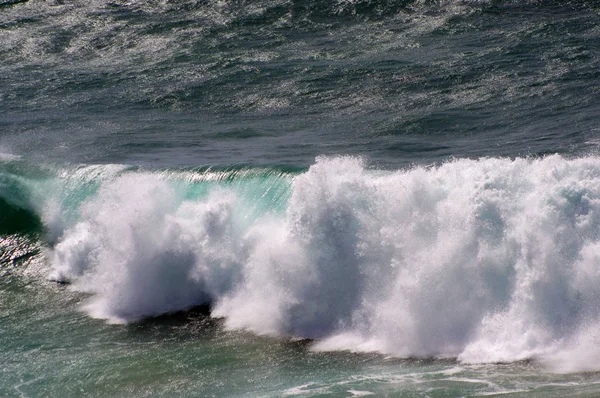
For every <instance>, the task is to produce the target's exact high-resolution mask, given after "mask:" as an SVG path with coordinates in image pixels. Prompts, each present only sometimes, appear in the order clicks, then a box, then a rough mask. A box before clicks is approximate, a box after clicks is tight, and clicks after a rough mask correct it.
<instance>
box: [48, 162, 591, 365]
mask: <svg viewBox="0 0 600 398" xmlns="http://www.w3.org/2000/svg"><path fill="white" fill-rule="evenodd" d="M188 184H190V183H189V182H188ZM289 184H291V197H290V198H289V200H288V202H287V208H286V209H287V210H286V211H285V213H283V214H279V215H278V213H277V212H275V213H274V214H272V212H269V211H268V209H267V210H265V211H264V212H263V213H264V216H261V217H258V218H257V219H252V220H250V221H249V220H248V218H247V217H248V216H247V215H248V214H250V213H251V212H253V211H255V210H253V209H255V208H256V203H250V201H249V199H248V195H245V194H244V193H243V192H241V191H240V188H239V187H236V186H233V185H229V186H228V185H226V184H215V185H214V189H212V191H211V192H210V193H209V194H207V195H205V196H202V197H201V198H198V199H191V198H189V197H187V196H185V195H184V194H182V192H181V189H180V186H179V185H178V184H174V183H173V181H171V180H169V179H168V178H165V177H164V176H159V175H155V174H150V173H140V172H138V173H129V174H124V175H120V176H116V177H114V178H113V179H111V180H110V181H106V182H104V183H103V184H102V187H101V188H100V189H99V191H98V192H97V193H96V194H95V195H94V196H92V197H91V198H90V199H88V200H86V201H85V203H84V204H83V205H82V208H81V211H80V215H81V216H80V221H79V222H78V223H77V224H75V225H73V226H71V227H68V228H67V229H66V232H65V234H64V235H63V237H62V238H61V240H60V242H59V243H58V244H57V245H56V247H55V249H54V254H53V260H52V261H53V266H54V271H55V273H54V275H53V276H54V277H55V278H56V279H59V280H60V279H69V280H71V281H73V285H72V286H73V288H74V289H78V290H82V291H87V292H90V293H92V294H93V296H92V299H91V301H90V302H89V303H88V304H87V305H86V307H85V309H86V311H88V313H89V314H91V315H92V316H95V317H100V318H105V319H108V320H110V321H114V322H127V321H133V320H137V319H140V318H142V317H145V316H151V315H156V314H161V313H165V312H169V311H175V310H179V309H184V308H187V307H190V306H193V305H196V304H201V303H210V304H211V305H212V308H213V315H214V316H219V317H224V318H225V319H226V321H225V322H226V325H227V326H228V327H230V328H242V329H248V330H251V331H253V332H255V333H259V334H269V335H276V336H295V337H302V338H313V339H316V342H315V344H314V348H315V349H318V350H346V349H347V350H357V351H378V352H382V353H385V354H390V355H395V356H401V357H413V356H419V357H430V356H435V357H458V358H459V360H461V361H463V362H468V363H473V362H498V361H515V360H521V359H527V358H537V359H540V360H542V361H545V362H546V363H548V364H550V365H552V366H555V367H556V366H558V364H561V368H560V369H558V368H557V369H558V370H563V371H571V370H580V369H599V368H600V360H598V358H600V357H599V356H598V355H596V354H597V353H598V349H597V347H598V344H597V342H598V338H599V337H598V333H597V332H595V331H596V330H597V329H598V327H597V326H598V323H599V321H600V313H599V312H600V305H599V304H600V242H599V238H600V234H599V232H600V159H599V158H596V157H587V158H580V159H572V160H567V159H564V158H562V157H560V156H550V157H547V158H544V159H515V160H509V159H480V160H464V159H463V160H456V161H453V162H449V163H445V164H443V165H441V166H439V167H431V168H422V167H417V168H413V169H410V170H405V171H396V172H382V171H373V170H368V169H366V168H365V166H364V165H363V163H362V162H361V160H359V159H355V158H350V157H340V158H329V159H326V158H322V159H318V160H317V162H316V164H315V165H313V166H312V167H311V168H310V169H309V170H308V171H307V172H306V173H304V174H301V175H299V176H297V177H295V178H293V179H292V178H290V179H289ZM178 187H179V188H178ZM255 196H256V195H255ZM257 200H261V199H260V195H259V196H258V199H257Z"/></svg>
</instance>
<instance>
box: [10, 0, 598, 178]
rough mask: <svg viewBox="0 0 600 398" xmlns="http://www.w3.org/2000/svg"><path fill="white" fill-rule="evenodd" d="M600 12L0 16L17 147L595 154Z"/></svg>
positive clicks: (352, 5)
mask: <svg viewBox="0 0 600 398" xmlns="http://www.w3.org/2000/svg"><path fill="white" fill-rule="evenodd" d="M597 20H598V4H597V2H592V1H588V2H585V1H571V2H555V1H544V2H539V1H531V2H529V1H527V2H513V1H459V2H457V1H442V2H438V1H433V2H432V1H430V2H427V1H414V2H392V1H387V2H386V1H379V2H375V1H334V2H325V1H314V2H298V1H283V0H270V1H266V0H263V1H257V2H245V1H219V2H212V1H151V2H138V1H129V2H124V1H115V2H105V1H85V2H84V1H72V2H60V1H35V0H33V1H29V2H27V3H23V4H17V5H14V6H10V7H4V8H2V12H1V13H0V27H1V29H0V57H1V58H2V60H3V62H2V64H0V74H1V75H2V77H3V79H4V80H3V81H4V82H6V84H3V90H2V92H0V99H1V101H2V102H1V104H2V112H3V115H4V117H3V118H2V120H0V123H1V125H0V126H1V127H2V129H3V131H2V136H1V137H0V146H1V147H4V148H5V149H6V151H9V152H11V153H16V154H27V155H28V156H30V157H35V156H37V157H43V158H45V160H48V159H51V160H53V161H58V162H62V161H65V160H67V161H72V162H75V163H92V164H96V163H124V164H143V165H153V166H156V165H160V166H165V167H168V166H173V165H185V166H196V165H198V163H199V162H200V163H201V164H203V165H215V164H220V165H228V164H237V163H245V164H252V165H264V164H265V163H269V162H271V164H273V163H274V164H292V165H297V166H301V167H306V166H307V165H309V164H311V163H312V162H313V161H314V158H315V156H319V155H337V154H358V155H365V156H368V157H369V158H371V159H373V160H374V161H377V162H378V164H379V165H380V166H381V167H386V168H392V169H393V168H397V167H398V165H401V166H407V165H410V164H411V163H414V162H418V163H429V162H431V161H443V160H447V159H448V158H449V157H451V156H460V157H465V156H466V157H481V156H515V155H521V156H526V155H530V154H537V155H543V154H548V153H561V154H565V153H578V154H582V153H583V154H586V151H588V150H589V146H590V145H594V146H597V143H596V141H595V138H596V135H597V125H596V123H595V120H596V115H597V114H598V112H599V111H600V109H599V104H598V101H597V98H598V95H599V88H598V79H599V75H598V73H599V72H598V71H599V70H600V65H599V59H600V58H599V57H598V53H599V51H600V48H599V44H598V43H600V40H598V39H599V37H598V36H599V32H598V24H597ZM242 140H243V142H244V144H243V147H244V150H240V146H239V143H240V142H242ZM590 143H592V144H590ZM424 159H425V160H424Z"/></svg>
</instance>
